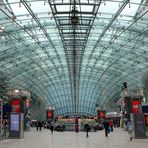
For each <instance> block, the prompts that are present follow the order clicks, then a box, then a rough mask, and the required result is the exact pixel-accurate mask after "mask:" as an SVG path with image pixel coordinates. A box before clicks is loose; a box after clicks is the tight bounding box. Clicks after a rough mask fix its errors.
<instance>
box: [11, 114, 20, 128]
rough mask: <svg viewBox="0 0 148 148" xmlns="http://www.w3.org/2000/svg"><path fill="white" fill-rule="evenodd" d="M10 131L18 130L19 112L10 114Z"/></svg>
mask: <svg viewBox="0 0 148 148" xmlns="http://www.w3.org/2000/svg"><path fill="white" fill-rule="evenodd" d="M10 130H11V131H19V114H11V124H10Z"/></svg>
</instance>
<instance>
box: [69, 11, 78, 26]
mask: <svg viewBox="0 0 148 148" xmlns="http://www.w3.org/2000/svg"><path fill="white" fill-rule="evenodd" d="M77 14H78V10H75V9H73V10H72V16H71V24H72V25H73V26H76V25H77V24H78V20H79V17H78V15H77Z"/></svg>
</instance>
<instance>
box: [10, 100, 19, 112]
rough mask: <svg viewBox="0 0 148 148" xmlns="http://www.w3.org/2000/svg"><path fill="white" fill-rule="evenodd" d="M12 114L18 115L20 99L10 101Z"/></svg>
mask: <svg viewBox="0 0 148 148" xmlns="http://www.w3.org/2000/svg"><path fill="white" fill-rule="evenodd" d="M11 106H12V112H15V113H19V112H20V109H21V102H20V99H13V100H12V101H11Z"/></svg>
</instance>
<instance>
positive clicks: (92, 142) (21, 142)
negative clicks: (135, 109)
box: [0, 128, 148, 148]
mask: <svg viewBox="0 0 148 148" xmlns="http://www.w3.org/2000/svg"><path fill="white" fill-rule="evenodd" d="M147 147H148V139H133V140H132V141H130V140H129V135H128V133H127V132H125V131H123V130H122V129H120V128H118V129H117V128H116V129H114V132H112V133H111V134H110V135H109V137H108V138H106V137H105V136H104V131H98V132H91V133H89V138H86V137H85V133H84V132H79V133H75V132H54V133H53V134H51V133H50V131H49V130H42V131H41V132H39V131H38V132H37V131H36V130H35V129H31V131H28V132H25V137H24V138H23V139H8V140H3V141H1V142H0V148H147Z"/></svg>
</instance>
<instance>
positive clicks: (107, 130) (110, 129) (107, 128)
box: [84, 120, 113, 138]
mask: <svg viewBox="0 0 148 148" xmlns="http://www.w3.org/2000/svg"><path fill="white" fill-rule="evenodd" d="M102 124H103V127H104V130H105V136H106V137H108V134H109V133H110V132H113V121H108V120H104V122H103V123H102ZM84 130H85V131H86V138H88V137H89V135H88V133H89V131H90V130H91V128H90V125H89V124H88V123H85V125H84Z"/></svg>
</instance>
